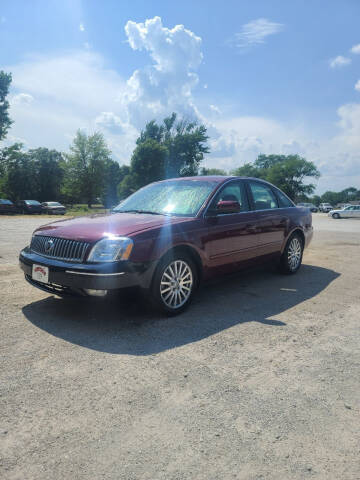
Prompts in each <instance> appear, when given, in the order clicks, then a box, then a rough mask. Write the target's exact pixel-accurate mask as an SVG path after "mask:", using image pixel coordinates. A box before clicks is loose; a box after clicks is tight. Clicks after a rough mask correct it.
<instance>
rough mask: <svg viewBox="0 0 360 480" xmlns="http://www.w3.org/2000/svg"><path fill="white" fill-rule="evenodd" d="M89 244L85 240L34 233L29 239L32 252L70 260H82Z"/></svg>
mask: <svg viewBox="0 0 360 480" xmlns="http://www.w3.org/2000/svg"><path fill="white" fill-rule="evenodd" d="M89 246H90V243H87V242H78V241H75V240H68V239H66V238H57V237H45V236H43V235H34V236H33V238H32V239H31V245H30V248H31V250H32V251H33V252H36V253H38V254H39V255H43V256H44V257H49V258H56V259H58V260H67V261H70V262H82V261H83V260H84V257H85V254H86V251H87V249H88V248H89Z"/></svg>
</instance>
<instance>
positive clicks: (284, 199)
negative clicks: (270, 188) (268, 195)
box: [276, 190, 294, 208]
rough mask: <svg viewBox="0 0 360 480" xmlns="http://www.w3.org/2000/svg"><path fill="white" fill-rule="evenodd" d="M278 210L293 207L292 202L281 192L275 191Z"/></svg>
mask: <svg viewBox="0 0 360 480" xmlns="http://www.w3.org/2000/svg"><path fill="white" fill-rule="evenodd" d="M276 193H277V196H278V200H279V206H280V208H281V207H282V208H286V207H293V206H294V205H293V203H292V201H291V200H290V199H289V198H288V197H287V196H286V195H285V194H284V193H283V192H282V191H281V190H276Z"/></svg>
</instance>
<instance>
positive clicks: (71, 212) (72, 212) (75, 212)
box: [66, 204, 110, 217]
mask: <svg viewBox="0 0 360 480" xmlns="http://www.w3.org/2000/svg"><path fill="white" fill-rule="evenodd" d="M109 212H110V210H109V209H107V208H105V207H104V205H93V206H92V208H89V207H88V206H87V205H86V204H77V205H66V215H67V216H71V217H79V216H82V215H94V214H96V213H109Z"/></svg>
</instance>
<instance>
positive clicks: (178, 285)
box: [150, 253, 198, 315]
mask: <svg viewBox="0 0 360 480" xmlns="http://www.w3.org/2000/svg"><path fill="white" fill-rule="evenodd" d="M197 279H198V275H197V269H196V266H195V264H194V262H193V261H192V259H191V258H190V257H189V256H188V255H186V254H181V253H180V254H176V253H175V254H170V255H167V256H166V257H165V258H164V259H163V260H162V261H161V262H160V263H159V265H158V267H157V269H156V272H155V275H154V278H153V282H152V287H151V292H150V300H151V301H152V303H153V304H154V305H155V307H156V308H157V309H158V310H161V311H162V312H164V313H166V314H167V315H178V314H179V313H181V312H183V311H184V310H185V309H186V308H187V307H188V306H189V304H190V302H191V299H192V296H193V293H194V290H195V288H196V285H197Z"/></svg>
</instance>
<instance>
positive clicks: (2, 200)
mask: <svg viewBox="0 0 360 480" xmlns="http://www.w3.org/2000/svg"><path fill="white" fill-rule="evenodd" d="M0 204H1V205H12V202H11V201H10V200H6V199H4V198H0Z"/></svg>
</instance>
